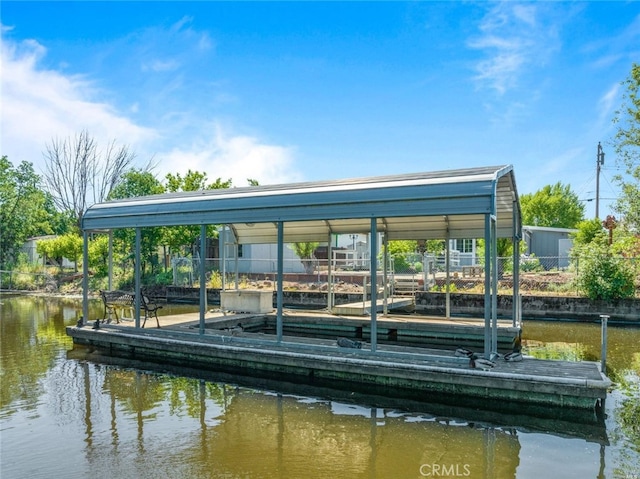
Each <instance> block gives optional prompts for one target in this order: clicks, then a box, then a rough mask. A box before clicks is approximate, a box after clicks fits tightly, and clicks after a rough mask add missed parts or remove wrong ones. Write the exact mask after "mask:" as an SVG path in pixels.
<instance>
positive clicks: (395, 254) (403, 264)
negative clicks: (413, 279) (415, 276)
mask: <svg viewBox="0 0 640 479" xmlns="http://www.w3.org/2000/svg"><path fill="white" fill-rule="evenodd" d="M417 250H418V242H417V241H414V240H393V241H389V242H388V243H387V253H388V255H389V257H390V258H393V267H394V270H395V271H396V272H398V273H403V272H407V271H409V270H411V269H412V268H411V267H412V265H413V263H414V261H413V259H414V258H412V257H411V256H412V255H413V253H415V252H416V251H417Z"/></svg>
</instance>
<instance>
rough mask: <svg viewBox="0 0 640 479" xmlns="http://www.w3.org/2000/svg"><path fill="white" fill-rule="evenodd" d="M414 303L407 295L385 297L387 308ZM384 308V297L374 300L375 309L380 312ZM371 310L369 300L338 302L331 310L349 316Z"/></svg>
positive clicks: (407, 305)
mask: <svg viewBox="0 0 640 479" xmlns="http://www.w3.org/2000/svg"><path fill="white" fill-rule="evenodd" d="M414 304H415V300H414V298H412V297H411V298H408V297H392V298H388V299H387V309H389V310H393V309H401V308H407V307H409V306H413V305H414ZM383 309H384V299H379V300H377V301H376V311H378V312H381V311H382V310H383ZM370 311H371V301H366V302H362V301H360V302H357V303H348V304H340V305H337V306H334V307H333V309H332V310H331V312H332V313H334V314H344V315H349V316H364V315H365V314H369V312H370Z"/></svg>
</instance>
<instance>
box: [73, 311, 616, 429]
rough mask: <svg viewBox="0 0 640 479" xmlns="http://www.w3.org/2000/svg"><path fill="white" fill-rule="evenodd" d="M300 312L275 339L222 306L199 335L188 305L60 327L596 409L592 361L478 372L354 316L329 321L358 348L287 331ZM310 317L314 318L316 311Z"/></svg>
mask: <svg viewBox="0 0 640 479" xmlns="http://www.w3.org/2000/svg"><path fill="white" fill-rule="evenodd" d="M309 315H311V317H313V313H307V312H304V314H300V312H296V316H293V315H292V316H287V317H286V319H285V335H284V336H283V339H282V340H281V341H277V340H276V337H275V336H274V335H273V334H270V333H269V332H268V331H267V330H265V329H264V328H262V329H260V328H255V326H256V324H258V323H260V324H267V325H268V323H269V315H250V314H248V315H228V314H227V315H225V314H223V313H216V314H212V313H209V314H208V315H207V317H206V329H205V331H204V334H203V332H202V331H200V330H199V329H198V321H197V314H195V315H179V316H171V317H169V316H163V317H161V323H162V325H163V327H162V328H161V329H157V328H147V329H139V328H134V327H131V326H130V325H127V324H126V323H121V324H119V325H114V324H108V325H101V326H100V328H99V329H93V328H92V327H91V326H84V327H69V328H67V334H68V335H69V336H71V337H72V338H73V341H74V343H76V344H82V345H87V346H89V347H90V348H95V349H98V350H100V351H101V352H102V353H103V354H107V355H111V356H115V357H124V358H133V359H139V360H144V361H151V362H156V363H159V364H170V365H174V366H175V365H177V366H185V367H190V368H202V369H206V370H212V371H220V372H226V373H233V374H238V375H248V376H254V377H265V378H280V379H286V380H288V381H292V382H300V383H308V384H313V385H318V386H329V387H332V388H336V389H346V390H351V391H362V392H367V393H375V394H381V395H385V396H390V397H400V398H405V399H407V400H420V401H431V402H439V403H444V404H456V405H459V406H466V407H474V408H484V409H488V410H496V411H500V412H514V413H519V412H522V411H523V410H524V409H527V410H528V411H529V413H530V414H533V415H542V416H543V417H550V416H551V417H552V416H555V415H557V414H558V410H556V409H554V408H557V409H559V410H565V411H566V410H582V411H592V412H594V413H595V412H596V411H597V410H598V408H599V407H600V406H601V405H602V402H603V400H604V399H605V397H606V393H607V388H608V387H609V386H610V385H611V382H610V381H609V379H607V378H606V376H604V375H603V374H602V373H601V371H600V369H599V365H598V364H597V363H594V362H569V361H551V360H540V359H534V358H525V359H524V360H523V361H522V362H518V363H510V362H505V361H504V360H502V359H497V361H496V366H495V367H494V368H492V369H491V370H486V371H485V370H481V369H474V368H471V367H470V364H469V360H468V359H466V358H459V357H456V356H455V355H454V351H455V348H450V349H435V348H429V347H423V346H422V345H418V346H406V345H396V344H391V343H381V344H379V345H378V347H377V349H376V350H375V351H371V350H370V349H369V348H368V344H367V343H366V328H365V327H364V326H359V324H362V323H361V322H364V321H366V319H363V318H342V321H339V319H340V318H336V323H335V325H334V326H336V327H342V328H344V327H355V328H360V327H361V328H362V335H363V340H364V341H365V342H364V343H363V346H362V349H352V348H341V347H338V346H337V344H336V339H335V331H334V332H333V333H332V334H334V337H333V338H332V339H329V338H323V337H308V336H307V337H304V336H305V335H295V336H293V335H288V334H287V328H286V325H287V324H289V325H292V324H294V323H295V322H296V321H297V322H299V323H301V324H306V325H309V324H313V322H310V321H308V320H307V321H304V320H301V319H300V318H304V317H307V318H308V317H309ZM315 319H316V320H317V324H321V321H320V320H319V318H315ZM347 321H353V322H354V323H353V324H351V323H348V322H347ZM386 322H388V324H385V323H386ZM414 323H415V321H410V320H409V319H404V318H391V319H387V318H385V320H381V321H380V323H379V325H378V332H379V334H380V332H381V329H382V330H384V329H395V330H396V333H397V334H398V335H399V334H400V331H402V330H403V329H406V330H416V328H418V330H419V326H420V324H419V323H418V325H417V326H416V325H415V324H414ZM129 324H131V323H129ZM240 324H241V325H242V328H240V327H238V326H239V325H240ZM350 324H351V325H350ZM388 326H394V328H389V327H388ZM327 327H328V326H327ZM425 327H426V326H425ZM451 327H452V326H451V324H449V326H448V328H449V329H451ZM294 329H295V328H294ZM252 331H255V332H252ZM383 334H384V332H383ZM398 344H400V343H398Z"/></svg>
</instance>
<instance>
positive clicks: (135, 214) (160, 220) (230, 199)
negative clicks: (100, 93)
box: [69, 165, 608, 407]
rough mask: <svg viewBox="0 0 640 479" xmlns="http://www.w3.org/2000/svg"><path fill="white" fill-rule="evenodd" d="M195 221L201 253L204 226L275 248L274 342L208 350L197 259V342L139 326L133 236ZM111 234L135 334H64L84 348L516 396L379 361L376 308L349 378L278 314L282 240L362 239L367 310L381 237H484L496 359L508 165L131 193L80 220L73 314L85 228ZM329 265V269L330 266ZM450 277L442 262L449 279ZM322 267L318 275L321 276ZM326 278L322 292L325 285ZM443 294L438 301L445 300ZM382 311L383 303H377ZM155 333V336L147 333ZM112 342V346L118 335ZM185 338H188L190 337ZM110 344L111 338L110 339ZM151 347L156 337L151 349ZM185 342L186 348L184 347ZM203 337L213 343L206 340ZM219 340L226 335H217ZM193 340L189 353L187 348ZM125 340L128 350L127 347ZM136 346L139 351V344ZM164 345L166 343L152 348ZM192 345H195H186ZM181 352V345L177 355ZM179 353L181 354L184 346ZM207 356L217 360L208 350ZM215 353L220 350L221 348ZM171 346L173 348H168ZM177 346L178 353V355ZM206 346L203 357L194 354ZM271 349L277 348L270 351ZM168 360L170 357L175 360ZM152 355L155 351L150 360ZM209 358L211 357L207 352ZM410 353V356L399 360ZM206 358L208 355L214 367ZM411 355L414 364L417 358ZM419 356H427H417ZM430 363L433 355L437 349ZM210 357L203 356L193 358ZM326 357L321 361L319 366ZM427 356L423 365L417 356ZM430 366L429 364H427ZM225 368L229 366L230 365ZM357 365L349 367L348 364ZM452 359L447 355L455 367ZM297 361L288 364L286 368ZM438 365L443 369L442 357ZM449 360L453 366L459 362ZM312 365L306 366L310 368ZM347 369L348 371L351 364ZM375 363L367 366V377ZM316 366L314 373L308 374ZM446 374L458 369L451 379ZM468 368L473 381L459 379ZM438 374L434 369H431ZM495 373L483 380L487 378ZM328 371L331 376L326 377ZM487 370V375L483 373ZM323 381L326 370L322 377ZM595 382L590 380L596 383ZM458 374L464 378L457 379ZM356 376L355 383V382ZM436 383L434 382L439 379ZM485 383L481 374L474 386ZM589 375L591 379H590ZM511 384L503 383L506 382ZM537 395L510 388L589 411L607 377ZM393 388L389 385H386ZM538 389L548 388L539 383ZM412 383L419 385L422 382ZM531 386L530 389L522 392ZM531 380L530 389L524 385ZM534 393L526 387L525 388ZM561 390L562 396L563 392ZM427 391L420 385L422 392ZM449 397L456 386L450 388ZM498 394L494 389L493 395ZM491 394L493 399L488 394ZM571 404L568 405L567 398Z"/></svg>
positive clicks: (490, 354) (487, 326)
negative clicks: (120, 248) (130, 273)
mask: <svg viewBox="0 0 640 479" xmlns="http://www.w3.org/2000/svg"><path fill="white" fill-rule="evenodd" d="M179 225H199V226H200V228H201V235H200V240H201V250H202V251H204V250H205V244H206V243H205V241H206V228H207V226H208V225H224V230H225V232H226V234H225V236H229V237H230V238H231V240H232V241H233V243H235V244H260V243H271V244H277V251H278V258H277V271H276V308H275V309H276V310H275V318H276V321H275V323H276V324H275V334H274V335H273V336H272V339H268V340H265V338H262V337H251V336H250V335H249V336H248V337H245V338H242V341H243V346H242V347H241V348H236V349H233V348H232V349H233V351H235V352H233V351H231V350H230V349H229V347H228V345H226V344H222V346H223V347H222V349H220V347H218V346H216V347H213V349H212V344H213V343H215V340H213V339H212V338H211V331H210V330H209V331H207V321H208V320H207V314H208V312H209V307H208V305H207V294H206V279H207V271H206V268H205V262H204V261H201V262H200V264H201V266H200V271H199V279H200V281H199V283H200V301H199V317H198V320H197V328H196V329H195V331H197V335H198V336H199V338H196V337H194V334H193V332H191V333H190V336H188V337H185V338H184V339H180V341H179V342H176V341H174V340H173V339H172V340H171V341H167V340H166V338H165V340H162V339H161V336H162V334H164V333H161V332H160V331H154V332H153V333H152V332H151V331H150V330H142V328H141V327H140V311H141V305H140V299H139V298H141V295H140V292H141V289H142V284H141V275H140V270H139V265H140V254H141V253H140V249H141V248H140V245H141V232H142V230H143V229H144V228H149V227H156V226H179ZM117 228H133V229H135V232H136V241H135V247H134V254H135V265H136V269H135V296H134V297H135V304H134V311H135V313H134V321H135V323H134V327H133V328H128V329H127V332H126V334H125V333H123V332H122V331H119V330H116V329H117V328H116V329H114V330H113V331H112V333H113V334H112V336H111V337H110V339H107V338H106V335H107V334H111V333H108V330H107V329H103V330H88V329H86V328H85V329H82V330H81V328H70V329H69V334H70V335H71V336H73V337H74V341H76V342H80V343H87V344H96V345H98V344H101V345H102V346H105V347H107V345H108V348H109V349H110V350H117V349H119V347H118V344H120V345H121V346H123V347H125V349H126V348H128V346H126V345H127V344H129V345H131V346H132V347H134V349H136V350H138V351H143V350H146V351H147V354H151V353H150V351H151V350H154V349H155V350H156V351H157V353H158V357H164V358H165V359H166V360H167V361H171V360H172V359H171V358H173V360H174V361H177V359H176V354H177V355H178V356H181V357H187V358H188V357H191V358H192V359H193V360H194V363H197V364H199V365H200V366H202V365H203V364H204V363H208V364H211V365H212V366H213V367H216V366H215V365H216V364H221V361H222V363H223V362H224V360H222V359H220V358H222V357H223V356H225V355H231V356H234V358H235V359H233V361H235V362H237V363H238V364H244V365H246V367H247V368H248V369H249V370H251V368H255V367H256V365H258V364H270V366H268V367H267V366H265V367H267V369H272V370H274V371H277V370H283V371H284V369H282V368H284V367H285V366H284V365H283V364H279V363H278V361H279V360H276V358H287V359H286V361H288V362H287V366H286V368H285V369H287V368H288V370H294V369H296V368H298V369H299V370H302V369H305V368H307V367H311V373H309V371H307V373H306V374H307V375H309V374H311V376H313V375H314V374H321V373H320V371H321V370H324V371H332V370H335V371H340V367H338V364H344V365H347V364H349V366H345V367H344V371H342V372H341V373H339V374H341V378H342V380H344V381H345V382H349V380H350V379H349V378H351V380H352V381H353V382H360V379H363V378H364V377H365V376H366V377H369V378H371V377H374V376H376V375H378V376H380V377H385V368H386V370H387V371H390V370H391V369H398V368H400V369H401V370H402V371H403V372H401V373H400V376H399V377H401V378H404V379H402V381H403V384H407V385H410V388H411V389H414V390H420V389H421V388H422V389H424V386H425V384H426V383H429V384H431V385H432V386H433V385H437V384H440V386H433V387H436V388H438V387H444V385H445V384H447V383H448V384H454V383H455V382H453V383H452V382H451V375H452V374H453V375H455V374H463V375H464V376H465V377H467V376H469V377H470V378H471V379H470V384H471V387H470V388H467V389H466V391H467V392H469V393H470V392H471V391H478V390H483V389H486V388H491V389H495V391H494V392H493V393H491V394H490V396H489V397H491V398H495V397H498V396H500V395H501V394H502V395H503V397H506V398H509V399H514V394H511V393H510V394H509V395H507V396H504V394H505V391H508V390H509V389H510V388H511V386H509V385H508V384H507V383H505V382H504V381H506V380H507V379H508V378H507V377H504V378H503V381H502V382H501V380H500V379H499V378H500V377H501V375H500V374H497V371H495V372H494V371H487V372H484V371H468V369H469V368H468V366H467V365H464V367H463V368H457V367H456V368H451V367H449V366H446V367H445V368H444V369H439V368H440V366H434V367H436V369H434V370H433V371H432V372H433V374H432V373H429V374H426V370H425V371H423V370H422V369H421V367H422V366H416V365H415V364H413V365H411V366H401V365H400V363H401V362H403V361H407V360H409V361H413V359H415V360H417V361H423V360H425V357H426V356H425V354H424V352H420V353H415V352H411V351H405V352H403V353H402V357H403V358H404V359H402V361H400V360H398V364H396V365H393V363H394V361H395V359H393V358H399V357H400V356H398V355H395V356H394V355H391V356H390V355H389V351H388V348H384V350H382V349H380V348H379V347H378V330H377V329H378V315H379V311H378V308H376V307H372V308H369V310H368V314H369V316H368V320H369V329H370V343H369V344H368V345H367V349H366V351H359V352H357V353H355V354H358V355H362V354H364V355H366V360H367V361H369V362H370V364H369V363H368V364H369V365H368V366H367V370H368V373H367V374H362V373H358V374H356V371H357V370H358V369H359V368H361V367H364V365H363V364H360V365H359V366H356V363H358V362H359V361H362V360H363V359H364V358H363V357H361V356H358V359H357V361H356V359H355V358H354V359H353V360H352V359H349V360H343V359H340V358H342V357H343V356H344V354H345V352H344V351H337V349H336V348H333V349H327V345H323V344H319V343H317V342H314V341H312V340H308V341H306V342H304V344H303V346H302V347H304V349H305V350H304V351H301V350H300V347H301V346H300V344H301V343H300V341H296V342H295V347H293V349H291V350H290V348H291V341H289V340H288V338H285V337H284V334H283V331H284V327H283V323H284V307H283V271H284V268H283V256H284V255H283V250H284V245H285V243H293V242H323V243H327V244H328V245H329V257H331V251H330V250H331V244H332V241H331V238H332V235H335V234H352V233H360V234H368V235H369V238H370V241H369V247H370V258H378V257H379V255H380V254H381V255H382V257H383V261H381V264H382V265H383V266H382V272H380V271H379V269H380V268H379V266H378V261H370V271H369V277H370V291H371V293H370V301H371V304H377V303H378V301H379V300H380V299H382V300H383V303H385V302H386V301H387V300H388V298H386V288H382V289H383V291H385V292H384V293H382V298H380V297H379V295H380V293H379V285H378V284H377V282H378V281H379V275H380V273H382V275H381V276H382V283H383V285H384V284H385V283H386V275H387V273H388V271H387V269H386V265H387V261H386V260H384V259H386V258H385V257H386V252H387V248H386V244H387V242H388V241H389V240H429V239H438V240H445V244H447V245H448V244H449V241H448V240H449V239H454V238H462V239H468V238H484V239H485V243H484V244H485V246H484V266H483V267H484V271H485V273H486V274H485V278H484V318H482V323H481V324H483V326H484V338H483V353H482V355H483V356H484V357H485V358H491V359H493V358H495V357H497V356H498V317H497V289H498V274H499V271H498V254H497V240H498V238H508V239H510V240H511V241H513V244H514V248H513V251H514V258H513V260H514V261H513V265H514V271H513V275H514V280H513V285H514V286H513V296H514V301H513V314H512V318H511V319H512V325H513V326H514V327H519V325H520V312H519V310H518V301H517V300H515V299H516V298H517V297H518V296H519V291H518V275H519V271H518V265H519V261H518V259H519V258H518V251H519V242H520V239H521V212H520V204H519V199H518V193H517V189H516V182H515V176H514V172H513V167H512V166H510V165H507V166H495V167H479V168H469V169H460V170H449V171H435V172H427V173H415V174H405V175H393V176H385V177H370V178H359V179H348V180H337V181H323V182H310V183H297V184H285V185H272V186H255V187H244V188H232V189H224V190H209V191H197V192H188V193H172V194H163V195H154V196H148V197H139V198H132V199H125V200H116V201H111V202H106V203H101V204H96V205H93V206H92V207H90V208H89V209H88V210H87V212H86V213H85V215H84V217H83V220H82V230H83V234H84V240H85V241H84V262H83V264H84V298H83V299H84V301H83V316H84V318H89V307H88V300H89V291H88V273H89V271H88V261H87V257H88V241H89V237H90V235H92V234H93V233H104V232H109V231H112V230H113V229H117ZM330 264H331V263H330V262H329V265H330ZM448 273H449V270H448V267H447V275H448ZM331 274H332V272H331V266H329V271H328V275H329V278H331ZM331 283H332V282H331V280H329V287H331ZM447 296H448V294H447ZM327 297H328V298H329V299H328V302H329V304H328V305H327V309H328V310H329V311H331V309H332V307H333V305H332V304H330V302H331V299H330V298H331V294H328V295H327ZM448 305H449V301H448V300H447V313H446V317H447V318H448V317H449V306H448ZM383 311H384V313H383V314H385V315H386V313H387V311H386V308H384V307H383ZM452 326H453V323H452ZM155 334H160V336H158V337H153V338H152V336H154V335H155ZM118 338H119V339H118ZM189 338H190V339H189ZM119 341H120V343H119ZM158 341H160V342H158ZM185 341H186V342H185ZM212 341H213V343H212ZM221 341H222V342H223V343H224V339H222V340H221ZM189 342H192V343H193V344H192V345H193V348H190V347H189V346H187V343H189ZM203 342H204V343H207V344H208V346H206V347H205V349H206V350H207V351H208V352H207V353H203V356H199V357H198V359H195V358H194V357H193V356H192V355H189V353H188V351H189V350H191V351H194V350H196V349H198V348H201V347H200V344H202V343H203ZM133 343H135V346H133ZM145 344H146V346H144V345H145ZM152 344H155V346H152ZM160 344H164V346H160ZM196 345H198V346H197V347H196ZM185 348H186V349H185ZM183 350H184V351H183ZM213 350H216V351H218V352H217V353H211V351H213ZM222 350H224V352H222ZM171 351H173V353H171ZM180 351H182V352H180ZM203 351H204V350H203ZM276 352H278V353H277V354H276ZM174 353H175V354H174ZM151 355H152V356H153V354H151ZM212 355H213V356H212ZM412 355H414V356H415V357H414V358H413V359H411V358H410V359H407V358H408V357H410V356H412ZM214 356H216V357H217V358H218V359H216V360H214V359H213V357H214ZM418 356H421V357H422V358H420V357H418ZM427 356H428V355H427ZM436 356H438V355H437V354H436ZM206 357H208V358H209V359H206V360H203V358H206ZM322 358H324V359H322ZM427 359H428V358H427ZM431 359H433V360H435V361H439V359H438V358H437V357H433V358H431ZM233 361H232V362H233ZM354 361H355V362H354ZM455 361H457V360H454V362H455ZM296 362H297V363H298V366H296V365H295V363H296ZM445 362H447V363H448V362H450V361H449V359H447V360H446V361H445ZM456 364H458V365H459V362H457V363H456ZM314 367H315V369H314ZM354 368H355V369H354ZM376 368H377V371H376ZM314 371H315V372H314ZM455 371H458V372H457V373H456V372H455ZM469 372H471V373H472V374H471V375H468V374H467V373H469ZM440 373H442V374H440ZM492 373H493V374H492ZM326 374H329V373H326ZM486 374H489V375H490V376H488V377H485V376H486ZM329 376H330V375H329ZM596 376H597V378H596ZM461 377H462V376H461ZM359 378H360V379H359ZM438 378H440V379H438ZM482 378H484V379H482ZM596 379H597V380H596ZM509 380H511V379H509ZM365 382H366V381H365ZM563 382H564V386H562V387H565V386H566V388H565V389H566V390H567V391H569V390H570V391H571V392H570V393H567V394H565V393H562V392H560V390H559V389H558V388H559V387H560V386H559V385H562V384H563ZM551 383H552V384H553V386H549V385H548V384H547V385H546V386H544V387H542V389H540V388H539V387H538V386H540V384H538V385H537V386H535V385H536V381H535V380H534V379H532V378H531V377H527V378H526V379H525V380H524V381H523V382H520V383H518V386H517V387H516V386H513V387H515V390H516V391H518V393H517V394H515V396H517V401H519V402H527V401H533V402H537V403H538V404H551V403H556V402H557V401H554V400H551V399H550V398H551V397H552V396H554V395H558V394H560V395H562V396H563V397H565V399H564V401H565V402H566V404H568V405H570V406H571V407H584V405H585V404H587V403H588V404H591V405H593V403H594V401H596V402H597V401H598V400H599V399H602V398H604V397H605V395H606V387H607V385H608V380H606V378H605V377H604V376H602V375H601V374H600V373H599V372H596V373H594V372H593V371H591V372H590V373H589V375H588V377H571V378H565V380H562V379H560V380H553V381H551ZM389 384H391V382H390V383H389ZM545 384H546V383H545ZM420 385H422V386H420ZM527 385H529V388H528V387H527ZM532 385H533V386H532ZM534 386H535V387H534ZM532 388H534V389H536V390H538V389H540V391H542V392H541V395H542V396H544V398H543V397H542V396H540V395H538V394H537V393H536V394H532V391H533V389H532ZM567 388H568V389H567ZM427 389H428V388H427ZM450 389H451V391H450V392H451V393H454V394H455V392H456V390H459V391H462V392H463V393H464V391H463V390H465V388H460V387H458V388H456V387H453V388H450ZM496 391H502V393H500V392H496ZM494 393H495V394H497V395H498V396H495V394H494ZM569 397H570V398H571V399H569Z"/></svg>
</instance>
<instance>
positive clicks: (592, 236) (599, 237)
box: [571, 218, 607, 246]
mask: <svg viewBox="0 0 640 479" xmlns="http://www.w3.org/2000/svg"><path fill="white" fill-rule="evenodd" d="M576 228H577V230H578V231H576V232H575V233H572V234H571V237H572V238H573V242H574V244H575V245H576V246H579V245H585V244H589V243H591V242H592V241H597V242H599V243H602V244H605V243H606V239H607V238H606V234H605V232H604V228H603V227H602V221H600V219H598V218H594V219H590V220H582V221H581V222H580V223H578V224H577V225H576Z"/></svg>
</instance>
